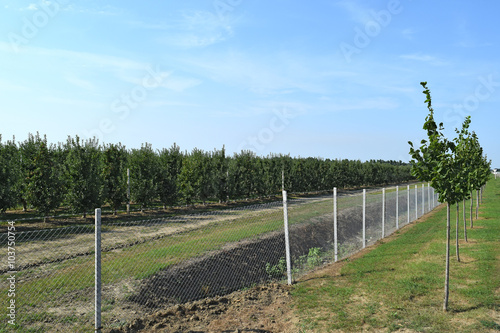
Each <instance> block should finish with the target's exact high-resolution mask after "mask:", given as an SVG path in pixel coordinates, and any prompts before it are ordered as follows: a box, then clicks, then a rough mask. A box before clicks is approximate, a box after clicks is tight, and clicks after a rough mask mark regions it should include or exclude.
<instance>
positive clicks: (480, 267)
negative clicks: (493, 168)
mask: <svg viewBox="0 0 500 333" xmlns="http://www.w3.org/2000/svg"><path fill="white" fill-rule="evenodd" d="M499 196H500V180H498V181H495V180H491V181H490V182H489V183H488V185H487V187H486V191H485V194H484V203H483V205H482V206H481V207H480V218H479V220H477V221H474V228H473V229H469V230H468V239H469V241H468V242H467V243H465V242H464V241H463V239H460V254H461V262H457V260H456V258H455V253H454V247H452V251H451V254H450V256H451V275H450V305H449V311H448V312H446V313H445V312H443V310H442V303H443V297H444V271H445V269H444V268H445V240H446V236H445V235H446V207H445V206H444V205H443V206H441V207H440V208H438V209H437V210H435V211H434V212H432V213H430V214H428V215H426V216H424V217H423V218H421V219H419V221H418V222H417V223H414V224H411V225H409V226H407V227H405V228H404V229H403V230H401V231H398V232H396V234H394V235H393V236H391V237H390V238H389V239H386V240H382V241H379V242H378V243H377V244H376V245H375V246H374V247H372V248H370V249H368V250H367V251H366V252H363V253H361V254H360V255H359V256H356V258H352V259H347V260H345V261H344V262H342V263H339V264H335V265H332V266H329V267H327V268H325V269H324V270H322V271H320V272H318V273H316V274H315V276H316V277H315V278H310V277H309V278H308V277H306V278H304V280H303V281H300V282H299V283H298V284H297V285H296V286H295V287H294V290H293V300H294V302H293V303H294V308H295V311H296V313H297V315H298V317H299V318H300V324H299V331H301V332H330V331H335V330H341V331H346V332H359V331H378V330H383V331H388V332H393V331H398V330H402V331H404V330H410V331H417V332H492V331H495V330H499V329H500V323H499V322H498V318H499V311H500V290H499V287H500V260H499V259H500V197H499ZM466 207H469V206H468V205H466ZM461 208H462V207H461V205H460V209H461ZM452 212H455V210H454V209H453V207H452ZM461 213H462V212H461ZM452 216H453V219H454V218H455V217H454V214H453V215H452ZM460 221H461V223H460V229H461V230H460V233H459V234H460V238H463V230H462V228H463V218H462V217H461V218H460ZM452 222H453V223H452V228H454V225H455V223H454V220H452ZM451 234H452V235H455V232H454V230H453V231H452V233H451ZM453 244H454V242H452V245H453ZM495 318H496V319H495Z"/></svg>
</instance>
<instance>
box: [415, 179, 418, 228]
mask: <svg viewBox="0 0 500 333" xmlns="http://www.w3.org/2000/svg"><path fill="white" fill-rule="evenodd" d="M417 219H418V185H415V220H417Z"/></svg>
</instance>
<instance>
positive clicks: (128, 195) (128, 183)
mask: <svg viewBox="0 0 500 333" xmlns="http://www.w3.org/2000/svg"><path fill="white" fill-rule="evenodd" d="M129 214H130V169H127V215H129Z"/></svg>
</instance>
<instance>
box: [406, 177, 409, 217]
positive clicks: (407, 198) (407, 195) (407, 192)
mask: <svg viewBox="0 0 500 333" xmlns="http://www.w3.org/2000/svg"><path fill="white" fill-rule="evenodd" d="M406 204H407V206H408V208H407V209H406V224H410V185H406Z"/></svg>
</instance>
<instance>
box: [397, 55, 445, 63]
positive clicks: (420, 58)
mask: <svg viewBox="0 0 500 333" xmlns="http://www.w3.org/2000/svg"><path fill="white" fill-rule="evenodd" d="M400 58H401V59H405V60H413V61H418V62H425V63H428V64H430V65H433V66H446V65H448V64H449V63H448V62H446V61H444V60H441V59H439V58H437V57H434V56H431V55H428V54H422V53H414V54H404V55H401V56H400Z"/></svg>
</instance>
